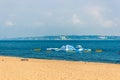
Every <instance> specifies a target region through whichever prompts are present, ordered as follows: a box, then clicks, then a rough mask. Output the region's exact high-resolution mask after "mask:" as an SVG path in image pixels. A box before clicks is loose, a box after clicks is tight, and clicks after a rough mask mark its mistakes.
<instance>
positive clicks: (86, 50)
mask: <svg viewBox="0 0 120 80" xmlns="http://www.w3.org/2000/svg"><path fill="white" fill-rule="evenodd" d="M91 51H92V50H91V49H85V50H84V52H91Z"/></svg>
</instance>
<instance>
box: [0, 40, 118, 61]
mask: <svg viewBox="0 0 120 80" xmlns="http://www.w3.org/2000/svg"><path fill="white" fill-rule="evenodd" d="M67 44H69V45H73V46H76V45H82V47H83V48H89V49H92V51H91V52H73V53H72V52H55V51H46V48H51V47H52V48H60V47H61V46H62V45H67ZM35 49H38V50H39V49H41V50H40V51H36V50H35ZM96 50H102V52H96ZM0 56H14V57H23V58H37V59H50V60H68V61H85V62H103V63H104V62H105V63H120V40H18V41H17V40H8V41H7V40H1V41H0Z"/></svg>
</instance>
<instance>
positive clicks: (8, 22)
mask: <svg viewBox="0 0 120 80" xmlns="http://www.w3.org/2000/svg"><path fill="white" fill-rule="evenodd" d="M5 25H6V26H14V25H15V23H13V22H12V21H6V22H5Z"/></svg>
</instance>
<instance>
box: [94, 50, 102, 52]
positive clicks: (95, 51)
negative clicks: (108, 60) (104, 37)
mask: <svg viewBox="0 0 120 80" xmlns="http://www.w3.org/2000/svg"><path fill="white" fill-rule="evenodd" d="M95 52H103V50H102V49H97V50H95Z"/></svg>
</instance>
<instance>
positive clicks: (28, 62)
mask: <svg viewBox="0 0 120 80" xmlns="http://www.w3.org/2000/svg"><path fill="white" fill-rule="evenodd" d="M119 79H120V64H107V63H92V62H72V61H58V60H43V59H22V58H16V57H3V56H1V57H0V80H119Z"/></svg>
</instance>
